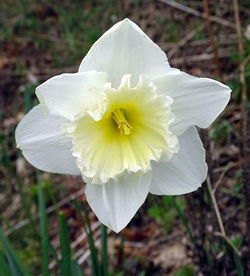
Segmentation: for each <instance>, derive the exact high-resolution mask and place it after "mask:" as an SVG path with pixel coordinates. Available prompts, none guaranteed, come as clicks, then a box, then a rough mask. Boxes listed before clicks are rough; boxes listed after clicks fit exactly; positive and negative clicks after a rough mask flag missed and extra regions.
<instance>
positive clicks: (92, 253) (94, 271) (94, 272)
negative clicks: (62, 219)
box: [73, 200, 102, 276]
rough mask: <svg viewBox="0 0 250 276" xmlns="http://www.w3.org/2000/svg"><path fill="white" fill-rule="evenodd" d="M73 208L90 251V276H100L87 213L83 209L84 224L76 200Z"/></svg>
mask: <svg viewBox="0 0 250 276" xmlns="http://www.w3.org/2000/svg"><path fill="white" fill-rule="evenodd" d="M73 204H74V207H75V209H76V213H77V215H78V217H79V219H80V222H81V224H82V226H83V227H84V229H85V232H86V234H87V239H88V244H89V249H90V257H91V262H92V275H94V276H102V271H101V265H100V262H99V260H98V257H97V248H96V246H95V242H94V238H93V232H92V230H91V227H90V221H89V217H88V212H87V210H86V209H85V210H84V211H85V219H86V221H87V223H85V222H84V219H83V217H82V214H81V205H80V204H79V202H78V201H77V200H74V201H73Z"/></svg>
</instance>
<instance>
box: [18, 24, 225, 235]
mask: <svg viewBox="0 0 250 276" xmlns="http://www.w3.org/2000/svg"><path fill="white" fill-rule="evenodd" d="M36 95H37V97H38V99H39V101H40V104H39V105H38V106H36V107H34V108H33V109H32V110H31V111H30V112H29V113H28V114H27V115H26V116H25V117H24V118H23V119H22V121H21V122H20V123H19V125H18V127H17V129H16V141H17V145H18V147H19V148H20V149H21V150H22V151H23V155H24V156H25V158H26V159H27V160H28V161H29V162H30V163H31V164H33V165H34V166H35V167H37V168H39V169H41V170H44V171H48V172H55V173H65V174H73V175H78V174H81V175H82V178H83V180H84V181H85V182H86V188H85V192H86V197H87V200H88V202H89V204H90V206H91V208H92V209H93V211H94V212H95V214H96V215H97V217H98V218H99V219H100V221H101V222H102V223H104V224H106V225H107V226H109V227H110V228H112V229H113V230H114V231H116V232H119V231H120V230H121V229H123V228H124V227H125V226H126V225H127V224H128V222H129V221H130V220H131V218H132V217H133V216H134V214H135V212H136V211H137V209H138V208H139V207H140V206H141V205H142V204H143V202H144V201H145V199H146V196H147V194H148V193H149V192H150V193H153V194H158V195H163V194H166V195H177V194H185V193H189V192H192V191H194V190H196V189H197V188H198V187H200V185H201V183H202V182H203V181H204V180H205V178H206V175H207V165H206V162H205V151H204V148H203V146H202V143H201V141H200V138H199V135H198V133H197V130H196V127H195V126H198V127H201V128H206V127H208V126H209V125H210V124H211V123H212V122H213V121H214V120H215V118H216V117H217V116H218V115H219V114H220V113H221V112H222V111H223V109H224V108H225V106H226V105H227V103H228V101H229V98H230V89H229V88H228V87H227V86H225V85H223V84H221V83H219V82H218V81H215V80H212V79H207V78H196V77H193V76H190V75H188V74H186V73H183V72H181V71H179V70H177V69H174V68H171V67H170V65H169V63H168V61H167V57H166V55H165V53H164V52H163V51H162V50H161V49H160V48H159V47H158V46H157V45H156V44H154V43H153V42H152V41H151V40H150V39H149V38H148V37H147V36H146V35H145V34H144V33H143V31H142V30H141V29H140V28H139V27H138V26H137V25H136V24H134V23H133V22H131V21H130V20H128V19H125V20H123V21H121V22H119V23H117V24H116V25H114V26H113V27H112V28H111V29H110V30H108V31H107V32H106V33H105V34H104V35H103V36H102V37H101V38H100V39H99V40H98V41H97V42H96V43H95V44H94V45H93V46H92V48H91V49H90V51H89V52H88V54H87V55H86V57H85V58H84V59H83V61H82V63H81V65H80V68H79V72H78V73H74V74H62V75H60V76H56V77H53V78H51V79H49V80H48V81H46V82H45V83H43V84H41V85H40V86H38V87H37V89H36Z"/></svg>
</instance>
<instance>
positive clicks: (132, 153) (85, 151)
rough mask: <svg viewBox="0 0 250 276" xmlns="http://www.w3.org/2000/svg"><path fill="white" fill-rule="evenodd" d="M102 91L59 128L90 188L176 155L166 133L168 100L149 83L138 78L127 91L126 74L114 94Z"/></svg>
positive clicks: (174, 140)
mask: <svg viewBox="0 0 250 276" xmlns="http://www.w3.org/2000/svg"><path fill="white" fill-rule="evenodd" d="M105 87H106V88H105ZM105 87H104V90H103V92H102V94H100V97H99V98H98V99H97V101H95V102H94V103H89V104H88V110H86V112H85V113H83V114H81V116H79V117H78V118H77V120H75V121H73V122H71V123H69V124H67V125H66V127H65V131H66V133H67V134H68V135H69V136H71V137H72V142H73V149H72V150H73V155H74V156H75V157H76V161H77V165H78V167H79V168H80V170H81V172H82V175H83V177H84V180H85V181H86V182H87V183H93V184H104V183H107V182H109V181H116V180H117V179H118V178H119V176H120V175H122V174H123V173H124V172H125V171H127V172H128V173H135V172H138V173H146V172H147V171H149V170H151V161H156V162H158V161H160V160H162V159H164V160H168V159H169V158H171V157H172V155H173V154H174V153H175V152H177V151H178V140H177V137H176V136H174V135H173V134H172V133H171V132H170V131H169V125H170V124H171V122H172V121H173V120H174V117H173V114H172V113H171V109H170V106H171V104H172V99H171V98H170V97H163V96H160V95H158V94H157V91H156V87H155V86H154V84H153V83H148V82H146V81H145V82H143V81H142V79H140V80H139V82H138V84H137V85H136V86H134V87H131V84H130V76H129V75H125V76H124V77H123V78H122V80H121V84H120V86H119V87H118V88H117V89H114V88H112V87H111V86H109V85H106V86H105ZM97 113H98V114H97ZM93 114H95V116H93ZM96 115H98V116H96Z"/></svg>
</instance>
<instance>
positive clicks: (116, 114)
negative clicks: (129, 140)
mask: <svg viewBox="0 0 250 276" xmlns="http://www.w3.org/2000/svg"><path fill="white" fill-rule="evenodd" d="M112 118H113V119H114V121H115V122H116V124H117V127H118V129H119V130H120V132H121V134H125V135H129V134H130V132H131V129H132V126H131V125H130V124H129V123H128V121H127V119H126V117H125V112H124V111H123V110H122V109H120V108H116V109H115V110H114V111H113V112H112Z"/></svg>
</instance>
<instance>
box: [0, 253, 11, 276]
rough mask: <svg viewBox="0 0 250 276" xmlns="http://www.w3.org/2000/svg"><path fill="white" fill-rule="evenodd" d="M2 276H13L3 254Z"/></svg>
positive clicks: (0, 256)
mask: <svg viewBox="0 0 250 276" xmlns="http://www.w3.org/2000/svg"><path fill="white" fill-rule="evenodd" d="M0 276H12V275H11V271H10V268H9V266H8V264H7V262H6V261H5V258H4V256H3V254H2V253H0Z"/></svg>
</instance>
